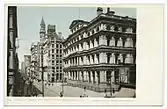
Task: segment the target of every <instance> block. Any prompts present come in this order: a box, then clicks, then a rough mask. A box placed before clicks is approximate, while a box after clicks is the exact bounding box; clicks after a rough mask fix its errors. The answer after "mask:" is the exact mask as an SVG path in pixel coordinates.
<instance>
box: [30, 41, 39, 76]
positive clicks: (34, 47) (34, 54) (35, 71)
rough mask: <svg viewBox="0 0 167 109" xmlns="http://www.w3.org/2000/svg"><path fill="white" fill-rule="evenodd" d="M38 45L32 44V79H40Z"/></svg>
mask: <svg viewBox="0 0 167 109" xmlns="http://www.w3.org/2000/svg"><path fill="white" fill-rule="evenodd" d="M37 47H38V45H37V43H32V44H31V48H30V51H31V77H33V78H34V79H37V78H39V69H38V63H37V62H38V60H37V56H38V54H37V52H38V48H37Z"/></svg>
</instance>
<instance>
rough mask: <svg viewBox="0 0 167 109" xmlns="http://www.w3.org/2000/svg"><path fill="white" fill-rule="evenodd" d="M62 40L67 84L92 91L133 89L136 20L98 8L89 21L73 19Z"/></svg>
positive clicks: (134, 79) (134, 80)
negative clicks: (120, 87)
mask: <svg viewBox="0 0 167 109" xmlns="http://www.w3.org/2000/svg"><path fill="white" fill-rule="evenodd" d="M69 29H70V30H71V34H70V35H69V37H68V38H67V39H66V40H65V41H64V43H63V46H64V63H65V65H64V72H65V76H66V77H67V78H68V84H69V85H72V86H77V87H81V88H83V87H86V88H87V89H89V90H94V91H99V92H101V91H104V90H105V89H106V90H107V91H111V89H115V90H117V89H118V87H119V86H120V85H121V86H126V87H135V86H136V19H135V18H130V17H128V16H125V17H124V16H118V15H115V12H114V11H111V10H110V8H107V12H106V13H104V12H103V9H102V8H97V17H95V18H94V19H93V20H91V21H90V22H87V21H83V20H74V21H73V22H72V23H71V25H70V27H69Z"/></svg>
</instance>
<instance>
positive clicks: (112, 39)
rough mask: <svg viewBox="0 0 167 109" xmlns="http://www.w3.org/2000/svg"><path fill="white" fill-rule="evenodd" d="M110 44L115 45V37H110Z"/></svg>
mask: <svg viewBox="0 0 167 109" xmlns="http://www.w3.org/2000/svg"><path fill="white" fill-rule="evenodd" d="M110 46H115V38H114V37H111V39H110Z"/></svg>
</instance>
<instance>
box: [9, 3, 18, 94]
mask: <svg viewBox="0 0 167 109" xmlns="http://www.w3.org/2000/svg"><path fill="white" fill-rule="evenodd" d="M7 30H8V33H7V35H8V36H7V37H8V38H7V39H8V42H7V43H8V45H7V56H8V57H7V96H17V94H18V89H19V78H20V77H19V59H18V54H17V51H16V49H17V48H16V38H18V36H17V7H16V6H9V7H8V25H7Z"/></svg>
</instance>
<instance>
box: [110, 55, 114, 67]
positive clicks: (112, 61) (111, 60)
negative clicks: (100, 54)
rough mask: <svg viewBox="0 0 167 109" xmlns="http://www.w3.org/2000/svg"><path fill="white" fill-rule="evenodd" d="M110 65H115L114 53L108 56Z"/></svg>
mask: <svg viewBox="0 0 167 109" xmlns="http://www.w3.org/2000/svg"><path fill="white" fill-rule="evenodd" d="M110 63H111V64H115V54H114V53H112V54H111V56H110Z"/></svg>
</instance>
